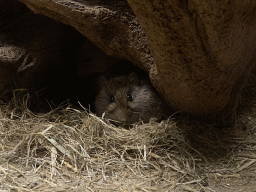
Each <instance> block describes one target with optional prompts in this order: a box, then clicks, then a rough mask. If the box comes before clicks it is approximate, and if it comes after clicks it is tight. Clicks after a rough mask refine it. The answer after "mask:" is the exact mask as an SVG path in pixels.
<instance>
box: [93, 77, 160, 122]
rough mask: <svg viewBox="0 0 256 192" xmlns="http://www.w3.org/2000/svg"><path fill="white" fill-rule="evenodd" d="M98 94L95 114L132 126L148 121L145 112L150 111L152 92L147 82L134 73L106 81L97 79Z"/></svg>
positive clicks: (105, 79)
mask: <svg viewBox="0 0 256 192" xmlns="http://www.w3.org/2000/svg"><path fill="white" fill-rule="evenodd" d="M98 83H99V86H100V87H99V92H98V95H97V97H96V101H95V108H96V113H97V115H99V116H102V114H103V113H104V112H105V117H106V118H108V119H111V120H114V121H117V122H121V123H125V124H132V123H135V122H138V121H139V120H140V119H142V120H143V121H144V122H145V121H148V120H149V119H148V117H147V116H148V115H146V113H145V111H150V110H152V109H151V104H152V101H153V102H155V100H154V98H155V97H154V92H153V91H152V86H151V84H150V83H149V82H147V81H146V80H143V79H139V77H138V76H137V75H136V74H135V73H131V74H130V75H128V76H120V77H114V78H111V79H109V80H108V79H107V78H105V77H103V76H101V77H100V78H99V82H98Z"/></svg>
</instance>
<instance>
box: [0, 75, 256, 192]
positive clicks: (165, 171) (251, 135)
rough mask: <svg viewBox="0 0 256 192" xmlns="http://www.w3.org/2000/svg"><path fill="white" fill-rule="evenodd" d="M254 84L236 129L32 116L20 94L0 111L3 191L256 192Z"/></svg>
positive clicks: (177, 120)
mask: <svg viewBox="0 0 256 192" xmlns="http://www.w3.org/2000/svg"><path fill="white" fill-rule="evenodd" d="M255 79H256V78H255V76H254V75H253V74H252V75H251V77H250V79H249V81H248V83H247V84H246V86H245V88H244V91H243V93H242V97H241V99H240V106H239V108H238V112H237V120H236V126H235V127H234V128H232V129H231V128H226V129H218V128H217V127H215V126H214V125H209V124H204V123H202V122H198V121H192V120H187V119H186V117H184V116H181V115H179V114H176V115H174V116H173V117H170V118H169V119H168V120H165V121H162V122H161V123H157V122H154V120H152V121H150V122H149V123H147V124H143V123H141V122H139V123H137V124H134V125H133V126H131V127H130V128H129V129H125V128H122V127H116V126H114V125H112V124H110V123H109V122H107V121H103V120H102V119H101V118H99V117H97V116H95V115H94V114H92V113H91V112H89V111H88V110H87V109H82V107H81V108H78V107H74V106H71V105H69V104H68V103H63V104H62V105H60V106H59V107H58V108H56V109H52V110H50V111H49V112H45V113H38V112H37V113H33V112H31V111H30V109H29V108H28V106H29V105H30V103H31V100H32V97H31V96H29V95H28V94H26V93H24V90H19V91H16V92H15V95H14V97H13V99H12V101H11V102H9V103H4V102H2V103H1V104H0V137H1V139H0V153H1V155H0V162H1V163H0V178H1V180H0V186H1V190H13V191H200V192H203V191H253V190H256V187H255V186H256V181H255V178H256V164H255V162H256V129H255V128H256V106H255V101H256V91H255V90H256V86H255V82H256V81H255ZM34 103H36V102H34ZM33 105H34V104H33ZM38 108H40V106H38Z"/></svg>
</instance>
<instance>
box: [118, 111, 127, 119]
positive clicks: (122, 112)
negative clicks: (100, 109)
mask: <svg viewBox="0 0 256 192" xmlns="http://www.w3.org/2000/svg"><path fill="white" fill-rule="evenodd" d="M116 117H117V120H118V121H122V122H125V121H127V114H126V113H125V112H124V111H123V110H120V109H119V110H116Z"/></svg>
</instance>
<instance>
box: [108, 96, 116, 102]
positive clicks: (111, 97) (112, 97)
mask: <svg viewBox="0 0 256 192" xmlns="http://www.w3.org/2000/svg"><path fill="white" fill-rule="evenodd" d="M109 101H110V103H113V102H115V97H114V95H111V96H110V98H109Z"/></svg>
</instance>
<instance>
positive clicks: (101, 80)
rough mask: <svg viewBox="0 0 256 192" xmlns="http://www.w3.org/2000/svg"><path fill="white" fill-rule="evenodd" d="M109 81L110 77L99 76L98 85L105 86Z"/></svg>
mask: <svg viewBox="0 0 256 192" xmlns="http://www.w3.org/2000/svg"><path fill="white" fill-rule="evenodd" d="M107 83H108V79H107V78H106V77H104V76H102V75H101V76H99V78H98V80H97V85H98V87H105V86H106V85H107Z"/></svg>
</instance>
